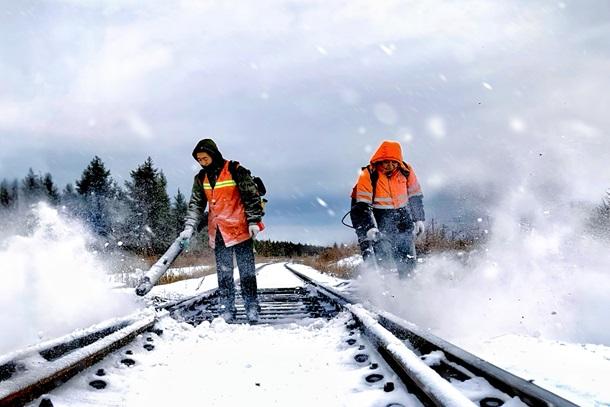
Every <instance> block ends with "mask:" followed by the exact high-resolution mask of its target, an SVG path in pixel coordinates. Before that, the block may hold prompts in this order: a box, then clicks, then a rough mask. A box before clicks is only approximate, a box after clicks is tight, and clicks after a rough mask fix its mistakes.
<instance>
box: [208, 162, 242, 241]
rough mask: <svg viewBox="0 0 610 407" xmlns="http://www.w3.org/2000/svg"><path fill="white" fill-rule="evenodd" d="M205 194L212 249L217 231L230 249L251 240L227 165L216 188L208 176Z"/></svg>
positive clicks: (238, 196) (238, 195) (236, 190)
mask: <svg viewBox="0 0 610 407" xmlns="http://www.w3.org/2000/svg"><path fill="white" fill-rule="evenodd" d="M203 192H204V193H205V196H206V198H207V200H208V205H209V209H208V213H209V214H208V236H209V238H210V239H209V240H210V247H211V248H214V246H215V243H216V230H220V233H221V235H222V238H223V240H224V243H225V246H227V247H230V246H234V245H236V244H238V243H241V242H245V241H246V240H248V239H250V233H249V232H248V221H247V219H246V211H245V207H244V204H243V202H242V200H241V195H240V193H239V189H238V188H237V184H236V182H235V180H233V177H232V176H231V172H230V171H229V161H227V162H226V163H225V165H224V166H223V168H222V170H221V171H220V174H219V175H218V179H217V180H216V183H215V184H214V187H213V188H212V186H211V185H210V181H209V179H208V176H207V174H206V176H205V178H204V179H203Z"/></svg>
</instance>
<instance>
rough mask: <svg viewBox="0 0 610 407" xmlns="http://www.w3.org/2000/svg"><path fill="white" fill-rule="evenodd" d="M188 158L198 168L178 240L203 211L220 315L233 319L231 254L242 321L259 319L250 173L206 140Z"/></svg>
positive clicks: (256, 219) (256, 212) (256, 197)
mask: <svg viewBox="0 0 610 407" xmlns="http://www.w3.org/2000/svg"><path fill="white" fill-rule="evenodd" d="M193 158H194V159H195V160H197V162H198V163H199V164H200V165H201V167H202V170H201V171H200V172H199V173H198V174H197V175H196V176H195V179H194V182H193V192H192V194H191V199H190V201H189V205H188V210H187V214H186V221H185V227H184V231H182V233H180V237H181V238H182V241H183V242H185V243H188V241H189V240H190V239H191V237H192V235H193V233H194V231H195V230H198V229H199V224H200V223H201V222H202V221H203V220H204V219H205V216H204V211H205V208H206V206H207V207H208V236H209V244H210V247H211V248H213V249H214V254H215V257H216V273H217V276H218V292H219V298H220V307H221V312H220V314H221V316H222V317H223V318H225V320H231V319H234V318H235V314H236V308H235V286H234V284H235V283H234V280H233V254H235V258H236V259H237V268H238V269H239V276H240V281H241V292H242V297H243V299H244V306H245V312H246V317H247V318H248V321H249V322H252V323H254V322H256V321H257V320H258V316H259V304H258V296H257V284H256V271H255V266H254V246H253V239H254V238H255V237H256V235H257V234H258V233H259V232H260V231H261V230H263V228H264V225H263V223H262V217H263V215H264V211H263V206H262V202H261V197H260V194H259V190H258V187H257V185H256V183H255V182H254V179H253V178H252V176H251V174H250V171H249V170H247V169H246V168H244V167H243V166H241V165H239V163H238V162H236V161H229V160H226V159H225V158H224V157H223V156H222V154H221V153H220V151H219V150H218V147H217V146H216V143H215V142H214V141H213V140H211V139H204V140H201V141H199V143H197V145H196V146H195V149H194V150H193Z"/></svg>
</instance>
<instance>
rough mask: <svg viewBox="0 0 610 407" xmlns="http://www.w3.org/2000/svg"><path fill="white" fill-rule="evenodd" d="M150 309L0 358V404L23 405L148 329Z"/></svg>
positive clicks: (151, 322) (150, 324)
mask: <svg viewBox="0 0 610 407" xmlns="http://www.w3.org/2000/svg"><path fill="white" fill-rule="evenodd" d="M155 322H156V316H155V314H154V313H151V312H145V313H142V315H137V316H134V317H127V318H123V319H118V320H117V319H113V320H110V321H109V322H106V323H101V324H99V325H96V326H94V327H91V328H88V329H86V330H83V331H81V332H79V333H77V334H70V335H66V336H64V337H61V338H57V339H53V340H51V341H47V342H44V343H41V344H38V345H35V346H32V347H29V348H26V349H24V350H21V351H17V352H14V353H11V354H8V355H6V356H3V357H2V358H1V359H0V406H15V405H23V404H25V403H27V402H30V401H32V400H34V399H36V398H37V397H39V396H41V395H42V394H44V393H47V392H49V391H50V390H52V389H54V388H56V387H58V386H60V385H61V384H63V383H64V382H66V381H67V380H68V379H70V378H71V377H73V376H74V375H76V374H77V373H78V372H80V371H82V370H83V369H85V368H87V367H89V366H91V365H93V364H95V363H97V362H98V361H100V360H101V359H102V358H104V357H105V356H106V355H107V354H109V353H110V352H112V351H114V350H115V349H118V348H120V347H122V346H124V345H126V344H127V343H129V342H131V341H132V340H133V339H135V338H136V336H137V335H139V334H140V333H142V332H144V331H146V330H148V329H152V327H153V325H154V324H155Z"/></svg>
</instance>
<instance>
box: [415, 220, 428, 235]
mask: <svg viewBox="0 0 610 407" xmlns="http://www.w3.org/2000/svg"><path fill="white" fill-rule="evenodd" d="M425 232H426V226H425V225H424V221H422V220H418V221H417V222H415V224H414V225H413V234H414V235H415V236H417V237H420V236H422V235H423V234H424V233H425Z"/></svg>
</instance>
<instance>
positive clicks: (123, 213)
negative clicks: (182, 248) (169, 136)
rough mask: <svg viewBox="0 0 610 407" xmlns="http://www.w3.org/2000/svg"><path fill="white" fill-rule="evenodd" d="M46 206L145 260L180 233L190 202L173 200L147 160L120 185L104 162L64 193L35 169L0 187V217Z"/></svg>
mask: <svg viewBox="0 0 610 407" xmlns="http://www.w3.org/2000/svg"><path fill="white" fill-rule="evenodd" d="M39 201H46V202H48V203H49V204H50V205H52V206H54V207H58V208H59V209H60V210H61V211H63V212H65V213H68V214H70V215H72V216H74V217H76V218H79V219H81V220H82V221H83V222H85V223H86V224H87V225H88V226H89V227H90V229H91V230H92V232H93V233H94V234H95V235H97V236H99V237H100V238H102V239H101V241H105V242H106V243H114V244H116V245H118V246H121V247H123V248H124V249H126V250H129V251H133V252H135V253H138V254H142V255H145V256H147V255H157V254H160V253H162V252H163V251H164V250H165V249H166V248H167V247H168V245H169V244H170V243H171V241H172V240H173V239H175V237H176V236H177V234H178V233H179V231H181V230H182V227H183V225H184V216H185V214H186V210H187V202H186V199H185V197H184V195H183V194H182V192H181V191H180V190H178V193H177V194H176V196H175V197H174V198H173V200H172V199H170V197H169V195H168V193H167V180H166V178H165V175H164V174H163V171H161V170H159V169H158V168H155V166H154V164H153V161H152V159H151V158H150V157H149V158H147V159H146V161H144V163H143V164H141V165H139V166H138V167H137V168H136V169H134V170H133V171H131V172H130V178H129V180H128V181H126V182H125V183H124V185H119V184H118V183H117V182H116V181H114V180H113V178H112V176H111V174H110V171H109V170H108V169H107V168H106V166H105V164H104V162H103V161H102V159H101V158H100V157H97V156H96V157H94V158H93V159H92V160H91V162H90V163H89V165H88V166H87V168H85V169H84V170H83V172H82V174H81V176H80V178H79V179H77V180H76V181H75V183H74V184H72V183H69V184H67V185H66V186H65V187H64V188H63V190H62V191H61V192H60V191H59V189H58V188H57V186H56V185H55V183H54V181H53V177H52V176H51V174H49V173H46V174H44V175H42V174H36V173H35V172H34V171H33V170H32V169H31V168H30V170H29V171H28V174H27V175H26V176H25V178H24V179H22V180H21V181H19V180H16V179H15V180H12V181H9V180H6V179H3V180H2V181H1V182H0V212H1V211H10V210H20V209H24V208H27V207H29V205H31V204H34V203H36V202H39Z"/></svg>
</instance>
